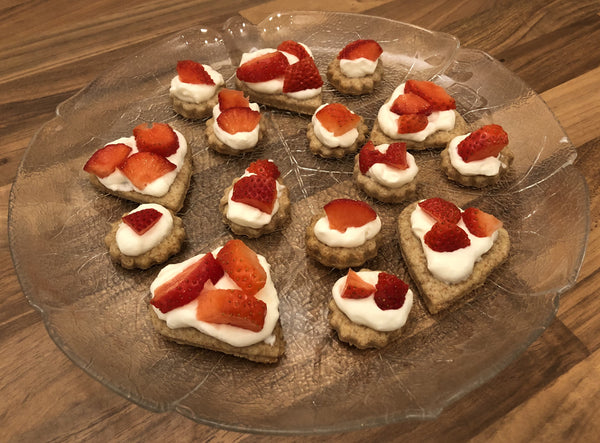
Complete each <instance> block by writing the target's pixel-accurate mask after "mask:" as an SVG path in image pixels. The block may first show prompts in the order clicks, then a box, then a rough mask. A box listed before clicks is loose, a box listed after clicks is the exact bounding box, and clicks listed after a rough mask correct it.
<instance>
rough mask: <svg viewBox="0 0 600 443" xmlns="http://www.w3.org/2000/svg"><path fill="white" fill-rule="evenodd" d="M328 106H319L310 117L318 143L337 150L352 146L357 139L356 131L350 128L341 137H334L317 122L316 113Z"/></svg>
mask: <svg viewBox="0 0 600 443" xmlns="http://www.w3.org/2000/svg"><path fill="white" fill-rule="evenodd" d="M328 104H329V103H325V104H324V105H321V106H319V107H318V108H317V110H316V111H315V113H314V114H313V116H312V124H313V131H314V133H315V136H316V137H317V138H318V139H319V141H320V142H321V143H323V145H325V146H327V147H329V148H337V147H342V148H347V147H349V146H352V144H353V143H354V142H355V141H356V139H357V138H358V129H356V128H352V129H351V130H349V131H348V132H345V133H344V134H342V135H339V136H336V135H334V134H333V132H331V131H328V130H327V129H325V128H324V127H323V125H322V124H321V122H320V121H319V119H318V118H317V113H318V112H319V111H320V110H321V109H323V108H324V107H325V106H327V105H328ZM350 112H352V111H350ZM352 113H353V114H354V112H352Z"/></svg>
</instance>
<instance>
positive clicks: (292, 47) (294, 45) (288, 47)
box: [277, 40, 310, 60]
mask: <svg viewBox="0 0 600 443" xmlns="http://www.w3.org/2000/svg"><path fill="white" fill-rule="evenodd" d="M277 50H278V51H283V52H287V53H288V54H292V55H295V56H296V57H297V58H298V60H302V59H303V58H305V57H310V54H309V53H308V51H307V50H306V48H305V47H304V46H302V45H301V44H300V43H298V42H295V41H294V40H286V41H284V42H281V43H280V44H279V46H277Z"/></svg>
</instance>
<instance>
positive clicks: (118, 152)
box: [83, 143, 131, 178]
mask: <svg viewBox="0 0 600 443" xmlns="http://www.w3.org/2000/svg"><path fill="white" fill-rule="evenodd" d="M130 152H131V148H130V147H129V146H127V145H126V144H124V143H115V144H111V145H106V146H105V147H103V148H100V149H98V150H97V151H96V152H94V153H93V154H92V156H91V157H90V158H89V160H88V161H87V162H86V163H85V165H84V166H83V170H84V171H85V172H89V173H90V174H94V175H95V176H96V177H100V178H104V177H107V176H109V175H110V174H112V173H113V172H115V169H117V167H119V166H120V165H122V164H123V162H125V160H126V159H127V157H128V156H129V153H130Z"/></svg>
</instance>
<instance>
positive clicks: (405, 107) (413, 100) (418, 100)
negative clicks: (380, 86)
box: [390, 92, 432, 115]
mask: <svg viewBox="0 0 600 443" xmlns="http://www.w3.org/2000/svg"><path fill="white" fill-rule="evenodd" d="M390 111H392V112H393V113H395V114H398V115H402V114H423V115H429V114H431V112H432V107H431V104H430V103H429V102H428V101H427V100H425V99H424V98H422V97H419V96H418V95H416V94H412V93H410V92H409V93H407V94H400V95H399V96H398V97H396V100H394V103H392V106H390Z"/></svg>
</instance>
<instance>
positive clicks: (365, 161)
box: [358, 140, 384, 174]
mask: <svg viewBox="0 0 600 443" xmlns="http://www.w3.org/2000/svg"><path fill="white" fill-rule="evenodd" d="M383 158H384V154H382V153H381V152H379V151H378V150H377V149H375V144H374V143H373V142H372V141H371V140H369V141H368V142H367V143H365V145H364V146H363V147H362V149H361V150H360V152H359V154H358V167H359V168H360V172H361V173H363V174H366V173H367V172H368V171H369V169H370V168H371V166H373V165H374V164H375V163H382V162H383Z"/></svg>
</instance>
